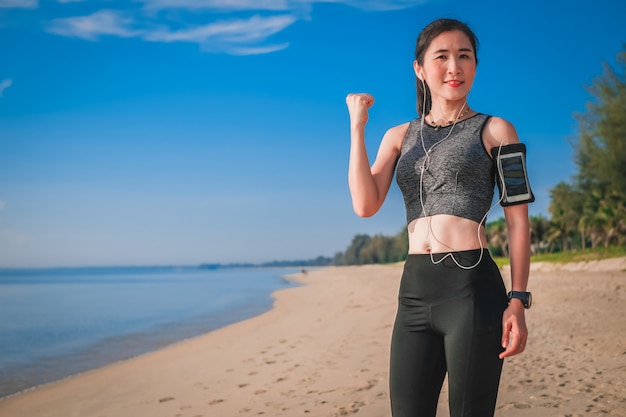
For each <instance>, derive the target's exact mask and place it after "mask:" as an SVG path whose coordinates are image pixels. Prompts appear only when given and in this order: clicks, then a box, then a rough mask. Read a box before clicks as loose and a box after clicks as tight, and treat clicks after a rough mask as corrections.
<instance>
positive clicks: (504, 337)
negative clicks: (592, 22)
mask: <svg viewBox="0 0 626 417" xmlns="http://www.w3.org/2000/svg"><path fill="white" fill-rule="evenodd" d="M477 43H478V42H477V40H476V37H475V35H474V34H473V32H472V31H471V30H470V29H469V27H467V26H466V25H465V24H463V23H462V22H459V21H457V20H453V19H439V20H436V21H434V22H432V23H431V24H429V25H428V26H427V27H426V28H424V30H423V31H422V33H421V34H420V35H419V37H418V40H417V46H416V51H415V62H414V63H413V67H414V71H415V75H416V77H417V87H418V114H419V117H418V119H416V120H413V121H412V122H410V123H404V124H402V125H399V126H395V127H392V128H391V129H389V130H388V131H387V132H386V133H385V135H384V136H383V139H382V142H381V144H380V148H379V151H378V154H377V156H376V160H375V162H374V164H373V165H372V166H371V167H370V164H369V161H368V157H367V152H366V148H365V141H364V137H365V125H366V123H367V120H368V109H369V108H370V107H371V106H372V105H373V104H374V98H373V97H372V96H371V95H369V94H349V95H348V97H347V98H346V102H347V105H348V110H349V113H350V136H351V147H350V163H349V178H348V179H349V185H350V193H351V196H352V202H353V207H354V210H355V212H356V213H357V214H358V215H359V216H362V217H369V216H372V215H374V214H375V213H376V212H377V211H378V210H379V209H380V207H381V206H382V204H383V201H384V200H385V197H386V195H387V192H388V190H389V187H390V185H391V181H392V177H393V175H394V171H395V172H396V173H397V174H396V180H397V182H398V185H399V186H400V189H401V190H402V193H403V197H404V200H405V204H406V210H407V224H408V226H407V227H408V236H409V254H408V257H407V261H406V263H405V266H404V271H403V275H402V280H401V284H400V292H399V305H398V313H397V317H396V321H395V325H394V330H393V336H392V341H391V367H390V391H391V408H392V414H393V416H394V417H408V416H411V417H417V416H420V417H422V416H424V417H428V416H435V413H436V408H437V401H438V397H439V393H440V391H441V386H442V383H443V380H444V377H445V374H446V372H447V373H448V383H449V404H450V415H451V417H461V416H464V417H469V416H476V417H487V416H493V413H494V409H495V403H496V397H497V391H498V384H499V380H500V373H501V369H502V362H503V359H504V358H506V357H510V356H513V355H516V354H518V353H521V352H522V351H523V350H524V346H525V344H526V339H527V335H528V332H527V330H526V324H525V318H524V309H525V307H526V308H528V307H530V300H529V297H530V293H527V292H526V286H527V282H528V272H529V259H530V241H529V240H530V238H529V224H528V208H527V203H526V202H524V201H521V202H518V203H516V204H514V205H507V206H506V207H504V214H505V218H506V224H507V230H508V235H509V248H510V261H511V289H512V290H513V292H512V293H509V296H508V297H507V294H506V290H505V287H504V284H503V281H502V277H501V275H500V272H499V270H498V268H497V267H496V265H495V263H494V262H493V260H492V259H491V257H490V255H489V252H488V251H487V250H486V249H485V248H486V237H485V228H484V223H485V221H486V216H487V212H488V211H489V210H490V208H491V207H490V205H491V201H492V197H493V193H494V182H495V179H494V172H495V171H494V162H493V158H492V156H491V155H490V153H491V151H492V150H493V149H495V150H496V152H499V151H500V150H502V148H503V146H507V145H510V144H516V143H517V144H518V145H516V146H521V145H519V139H518V137H517V133H516V131H515V128H514V127H513V126H512V125H511V124H510V123H509V122H507V121H505V120H503V119H501V118H498V117H490V116H488V115H486V114H482V113H478V112H476V111H475V110H473V109H471V108H470V107H469V104H468V102H467V97H468V94H469V92H470V89H471V87H472V83H473V81H474V76H475V74H476V65H477V62H478V59H477V56H476V50H477Z"/></svg>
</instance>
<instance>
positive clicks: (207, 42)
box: [143, 15, 296, 54]
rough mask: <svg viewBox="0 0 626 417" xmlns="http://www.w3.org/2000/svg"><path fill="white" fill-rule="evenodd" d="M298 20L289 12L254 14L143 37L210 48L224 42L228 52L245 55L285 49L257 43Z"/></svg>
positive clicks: (281, 46)
mask: <svg viewBox="0 0 626 417" xmlns="http://www.w3.org/2000/svg"><path fill="white" fill-rule="evenodd" d="M295 21H296V19H295V18H294V17H293V16H289V15H280V16H271V17H261V16H253V17H251V18H249V19H236V20H229V21H221V22H216V23H211V24H208V25H204V26H199V27H195V28H190V29H181V30H178V31H169V30H159V31H155V32H152V33H147V34H145V35H144V36H143V38H144V39H146V40H149V41H157V42H195V43H198V44H201V45H203V46H204V47H205V48H209V49H212V48H211V45H215V46H218V45H221V48H223V49H224V50H225V51H226V52H228V51H231V50H233V51H234V50H238V51H239V52H238V53H236V54H246V50H247V51H248V52H247V54H251V53H255V54H258V53H267V52H273V51H276V50H278V49H284V48H285V47H286V46H285V45H280V46H276V45H273V46H262V45H256V46H255V44H257V43H258V42H262V41H265V40H266V39H267V38H268V37H269V36H271V35H273V34H275V33H277V32H280V31H281V30H283V29H285V28H286V27H287V26H289V25H291V24H293V23H294V22H295Z"/></svg>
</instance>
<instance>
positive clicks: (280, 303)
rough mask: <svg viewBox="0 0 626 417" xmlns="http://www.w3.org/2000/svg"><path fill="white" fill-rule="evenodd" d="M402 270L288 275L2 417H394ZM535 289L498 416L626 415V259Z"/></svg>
mask: <svg viewBox="0 0 626 417" xmlns="http://www.w3.org/2000/svg"><path fill="white" fill-rule="evenodd" d="M401 272H402V269H401V267H400V266H397V265H395V266H381V265H370V266H358V267H330V268H324V269H320V270H317V271H312V272H309V273H308V274H301V275H297V276H294V277H292V278H293V279H295V280H297V281H299V282H301V283H303V284H304V285H303V286H299V287H296V288H290V289H286V290H281V291H279V292H277V293H276V294H275V298H276V301H275V305H274V308H273V309H272V310H270V311H268V312H267V313H265V314H262V315H260V316H257V317H254V318H252V319H249V320H246V321H243V322H240V323H237V324H234V325H231V326H228V327H225V328H222V329H219V330H216V331H214V332H211V333H209V334H206V335H204V336H200V337H197V338H194V339H190V340H187V341H184V342H180V343H177V344H175V345H172V346H170V347H168V348H166V349H162V350H159V351H156V352H153V353H149V354H146V355H143V356H140V357H136V358H133V359H130V360H127V361H123V362H119V363H116V364H113V365H109V366H106V367H104V368H101V369H97V370H94V371H90V372H87V373H84V374H81V375H77V376H74V377H71V378H68V379H65V380H63V381H60V382H56V383H53V384H49V385H46V386H43V387H39V388H37V389H34V390H31V391H28V392H25V393H22V394H20V395H17V396H13V397H10V398H7V399H5V400H2V401H0V416H1V417H44V416H45V417H57V416H58V417H74V416H75V417H78V416H80V417H231V416H233V417H234V416H259V415H264V416H289V417H291V416H316V417H326V416H328V417H330V416H345V415H353V414H354V415H357V416H362V417H384V416H389V415H390V411H389V394H388V387H387V384H388V381H387V380H388V369H387V368H388V359H389V340H390V335H391V326H392V323H393V320H394V316H395V310H396V297H397V291H398V285H399V281H400V275H401ZM503 275H504V278H505V283H506V284H507V285H508V273H507V271H506V269H505V270H504V271H503ZM529 290H530V291H532V292H533V295H534V306H533V308H532V309H531V310H529V311H528V313H527V316H526V317H527V324H528V327H529V330H530V337H529V341H528V345H527V349H526V352H524V353H523V354H522V355H519V356H516V357H513V358H511V359H508V360H507V361H506V362H505V365H504V371H503V376H502V381H501V390H500V395H499V398H498V405H497V411H496V416H506V417H530V416H532V417H578V416H626V320H625V319H624V317H625V316H626V258H618V259H611V260H605V261H593V262H585V263H576V264H563V265H553V264H533V265H532V271H531V277H530V285H529ZM446 397H447V390H446V388H445V385H444V389H443V392H442V395H441V398H440V407H439V412H438V417H449V413H448V411H447V398H446Z"/></svg>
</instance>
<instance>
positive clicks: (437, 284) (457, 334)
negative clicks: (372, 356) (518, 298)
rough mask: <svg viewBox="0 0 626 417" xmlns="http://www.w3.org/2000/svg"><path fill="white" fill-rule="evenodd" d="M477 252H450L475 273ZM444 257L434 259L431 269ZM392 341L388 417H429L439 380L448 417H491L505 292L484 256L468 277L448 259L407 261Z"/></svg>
mask: <svg viewBox="0 0 626 417" xmlns="http://www.w3.org/2000/svg"><path fill="white" fill-rule="evenodd" d="M479 255H480V250H479V249H476V250H470V251H461V252H454V256H455V258H456V260H457V261H458V262H459V263H460V264H461V265H466V266H470V265H474V264H475V263H476V262H477V260H478V258H479ZM442 257H443V254H433V258H434V259H435V260H436V261H437V260H439V259H441V258H442ZM398 300H399V303H398V314H397V316H396V322H395V325H394V329H393V336H392V339H391V369H390V378H389V379H390V390H391V409H392V415H393V416H394V417H434V416H435V413H436V411H437V402H438V399H439V393H440V392H441V386H442V384H443V380H444V377H445V374H446V372H447V373H448V393H449V404H450V417H488V416H493V413H494V410H495V405H496V397H497V395H498V385H499V382H500V373H501V371H502V360H501V359H500V358H499V357H498V355H499V354H500V353H501V352H502V351H503V348H502V345H501V337H502V313H503V312H504V310H505V308H506V306H507V299H506V290H505V287H504V283H503V282H502V276H501V275H500V271H499V270H498V267H497V266H496V264H495V263H494V262H493V260H492V259H491V257H490V256H489V252H488V251H487V250H486V249H485V250H483V257H482V260H481V262H480V263H479V264H478V265H477V266H476V267H475V268H473V269H469V270H464V269H461V268H459V267H458V266H457V265H456V264H455V263H454V262H453V260H452V259H451V258H450V257H448V258H446V259H445V260H444V261H443V262H441V263H439V264H437V265H435V264H433V262H432V261H431V258H430V255H409V256H408V258H407V261H406V263H405V265H404V272H403V274H402V281H401V283H400V294H399V297H398Z"/></svg>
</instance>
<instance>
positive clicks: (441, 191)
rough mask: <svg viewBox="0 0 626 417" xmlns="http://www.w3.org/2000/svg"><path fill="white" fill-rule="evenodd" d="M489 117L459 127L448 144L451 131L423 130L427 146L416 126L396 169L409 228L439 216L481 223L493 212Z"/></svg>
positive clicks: (414, 123) (477, 117) (413, 123)
mask: <svg viewBox="0 0 626 417" xmlns="http://www.w3.org/2000/svg"><path fill="white" fill-rule="evenodd" d="M490 117H491V116H489V115H486V114H480V113H479V114H476V115H474V116H472V117H470V118H468V119H465V120H462V121H460V122H458V123H457V124H456V125H455V126H454V129H453V131H452V134H451V135H450V136H449V137H448V138H447V139H444V138H445V137H446V136H447V135H448V133H450V129H452V126H448V127H444V128H440V129H439V130H435V128H434V127H432V126H429V125H427V124H424V129H423V137H424V146H422V139H421V136H420V119H415V120H413V121H411V123H410V125H409V129H408V131H407V133H406V136H405V137H404V140H403V142H402V149H401V151H400V157H399V158H398V162H397V165H396V181H397V183H398V186H399V187H400V190H401V191H402V195H403V197H404V204H405V206H406V220H407V224H408V223H410V222H411V221H413V220H415V219H417V218H420V217H428V216H433V215H436V214H451V215H454V216H458V217H463V218H466V219H470V220H473V221H475V222H477V223H480V222H481V220H482V219H483V217H484V216H485V214H486V213H487V212H488V211H489V208H490V207H491V201H492V199H493V194H494V187H495V168H494V164H493V162H492V159H491V158H490V157H489V154H488V152H487V150H486V149H485V147H484V145H483V141H482V132H483V129H484V127H485V125H486V123H487V120H489V118H490ZM424 147H425V148H426V150H427V151H428V152H427V153H428V155H429V157H428V158H427V157H426V154H425V153H424ZM422 166H423V167H424V170H423V171H424V172H423V178H422V190H421V201H420V172H421V167H422ZM422 205H423V208H422Z"/></svg>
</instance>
